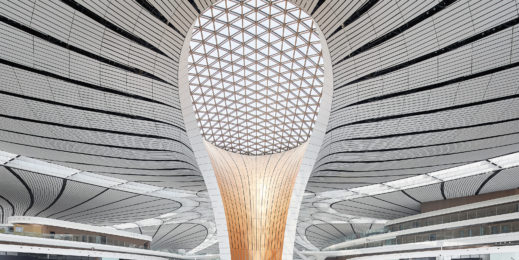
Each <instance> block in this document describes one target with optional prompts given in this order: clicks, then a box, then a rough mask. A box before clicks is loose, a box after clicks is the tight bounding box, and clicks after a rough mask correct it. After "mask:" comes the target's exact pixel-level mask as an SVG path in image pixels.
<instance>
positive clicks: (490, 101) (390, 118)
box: [329, 94, 519, 131]
mask: <svg viewBox="0 0 519 260" xmlns="http://www.w3.org/2000/svg"><path fill="white" fill-rule="evenodd" d="M516 98H519V94H515V95H509V96H504V97H498V98H492V99H486V100H482V101H477V102H471V103H465V104H460V105H454V106H449V107H442V108H437V109H431V110H425V111H418V112H411V113H405V114H398V115H390V116H382V117H375V118H369V119H364V120H359V121H355V122H351V123H346V124H342V125H338V126H336V127H333V128H332V129H330V130H329V131H333V130H335V129H337V128H341V127H345V126H352V125H359V124H369V123H376V122H381V121H386V120H393V119H400V118H405V117H412V116H419V115H428V114H435V113H441V112H445V111H451V110H456V109H462V108H467V107H474V106H480V105H485V104H490V103H495V102H500V101H505V100H509V99H516Z"/></svg>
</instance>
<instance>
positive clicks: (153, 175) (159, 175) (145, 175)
mask: <svg viewBox="0 0 519 260" xmlns="http://www.w3.org/2000/svg"><path fill="white" fill-rule="evenodd" d="M95 173H106V174H113V175H125V176H136V177H164V178H178V177H182V178H184V177H199V178H201V177H202V176H201V175H195V174H175V175H173V174H167V175H165V174H135V173H122V172H113V173H112V172H102V171H96V172H95ZM168 181H170V180H160V181H156V180H139V181H135V182H168Z"/></svg>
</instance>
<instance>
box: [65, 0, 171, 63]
mask: <svg viewBox="0 0 519 260" xmlns="http://www.w3.org/2000/svg"><path fill="white" fill-rule="evenodd" d="M61 1H62V2H63V3H65V4H66V5H68V6H70V7H72V8H73V9H74V10H76V11H78V12H80V13H82V14H84V15H86V16H88V17H90V18H91V19H92V20H94V21H96V22H98V23H100V24H101V25H103V26H105V27H106V28H108V29H110V30H112V31H114V32H115V33H118V34H120V35H122V36H123V37H125V38H126V39H129V40H131V41H133V42H135V43H137V44H139V45H141V46H143V47H145V48H147V49H150V50H152V51H154V52H156V53H158V54H160V55H162V56H165V57H167V58H169V57H168V55H167V54H165V53H164V52H162V51H161V50H160V49H159V48H157V47H155V46H153V45H152V44H151V43H149V42H147V41H145V40H143V39H142V38H140V37H138V36H136V35H134V34H131V33H130V32H128V31H126V30H124V29H123V28H121V27H119V26H117V25H115V24H113V23H112V22H110V21H108V20H106V19H104V18H103V17H101V16H99V15H98V14H96V13H94V12H92V11H90V10H89V9H88V8H86V7H84V6H82V5H81V4H79V3H78V2H76V1H74V0H61Z"/></svg>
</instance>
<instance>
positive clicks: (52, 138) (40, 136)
mask: <svg viewBox="0 0 519 260" xmlns="http://www.w3.org/2000/svg"><path fill="white" fill-rule="evenodd" d="M0 131H4V132H8V133H13V134H19V135H26V136H30V137H37V138H45V139H50V140H56V141H63V142H70V143H78V144H86V145H94V146H101V147H108V148H116V149H128V150H136V151H146V152H172V153H178V154H182V155H185V156H187V155H186V154H184V153H181V152H177V151H173V150H166V149H152V148H140V147H128V146H121V145H110V144H99V143H89V142H82V141H78V140H70V139H63V138H55V137H48V136H42V135H33V134H27V133H22V132H16V131H12V130H7V129H0Z"/></svg>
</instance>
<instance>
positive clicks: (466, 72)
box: [0, 0, 519, 257]
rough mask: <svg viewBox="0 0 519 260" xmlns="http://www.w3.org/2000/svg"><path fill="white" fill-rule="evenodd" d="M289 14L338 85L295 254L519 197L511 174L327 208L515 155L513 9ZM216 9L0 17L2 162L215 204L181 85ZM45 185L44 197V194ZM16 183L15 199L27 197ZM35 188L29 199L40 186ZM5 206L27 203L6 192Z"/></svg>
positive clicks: (355, 5) (39, 203) (361, 5)
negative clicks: (190, 134) (184, 59)
mask: <svg viewBox="0 0 519 260" xmlns="http://www.w3.org/2000/svg"><path fill="white" fill-rule="evenodd" d="M292 3H293V4H294V5H296V6H299V7H300V8H302V9H303V11H305V12H306V13H308V14H309V15H311V16H312V18H313V19H314V20H315V22H316V23H317V24H318V25H319V28H320V29H321V31H322V32H323V34H324V35H325V37H326V42H327V44H328V49H329V51H330V55H331V59H332V64H333V80H334V93H333V104H332V111H331V116H330V119H329V124H328V130H327V132H326V135H325V140H324V143H323V145H322V147H321V149H320V151H319V159H318V161H317V162H316V164H315V167H314V170H313V173H312V176H311V178H310V180H309V182H308V186H307V194H308V196H305V200H304V201H303V204H302V207H301V212H300V220H299V225H298V232H297V234H298V238H299V240H297V241H298V242H297V246H296V248H299V249H303V248H307V249H312V248H313V247H319V248H321V247H325V246H327V245H329V244H330V243H334V241H336V238H337V236H339V235H338V234H340V232H338V231H336V230H335V228H336V229H338V230H340V231H341V232H342V233H345V234H348V232H349V230H346V229H347V227H348V225H347V223H351V226H353V229H352V230H357V229H356V228H355V226H356V225H357V223H362V225H364V224H365V223H366V222H369V221H372V223H375V221H377V220H380V219H390V218H397V217H400V216H405V215H411V214H416V211H417V210H418V204H419V203H422V202H425V201H432V200H442V199H446V198H454V197H460V196H468V195H474V194H476V193H478V192H479V193H486V192H491V191H499V190H505V189H511V188H517V187H518V186H519V178H517V173H516V168H510V169H500V170H496V171H493V172H492V173H483V174H481V175H475V176H471V177H466V178H461V179H459V180H452V181H445V182H442V183H439V184H432V185H427V186H423V187H415V188H413V189H408V190H404V191H405V193H404V192H402V191H395V192H391V193H385V194H380V195H374V196H368V197H363V198H357V199H354V200H346V199H344V198H342V199H341V197H340V196H339V197H335V198H336V201H334V202H333V203H335V204H334V205H333V206H332V205H331V204H332V203H331V202H330V201H325V200H323V199H322V198H323V197H322V193H325V192H331V191H339V192H341V191H343V190H346V189H352V188H355V187H363V186H366V185H372V184H378V183H384V182H390V181H393V180H398V179H402V178H407V177H412V176H416V175H421V174H427V173H431V172H435V171H439V170H443V169H447V168H452V167H455V166H461V165H465V164H468V163H472V162H476V161H484V160H487V159H489V158H493V157H497V156H501V155H504V154H509V153H513V152H517V151H518V150H519V144H518V143H517V141H516V140H517V139H518V136H519V123H518V122H519V102H518V97H519V96H518V95H519V92H518V86H517V84H516V82H518V81H519V70H518V66H519V55H518V53H519V41H518V37H517V35H516V33H514V32H516V31H517V29H516V27H517V24H519V17H518V11H519V10H518V9H517V2H516V1H513V0H503V1H476V0H474V1H461V0H458V1H455V0H445V1H433V0H430V1H378V0H364V1H339V0H308V1H307V0H300V1H293V2H292ZM211 4H212V1H206V0H190V1H176V2H175V1H173V2H170V1H159V0H136V1H125V2H124V4H122V3H120V2H111V1H109V2H98V1H77V2H76V1H72V0H64V1H61V2H51V1H34V2H33V1H28V0H27V1H12V2H5V3H3V4H2V5H0V31H1V33H0V72H1V73H0V150H4V151H8V152H12V153H16V154H21V155H24V156H29V157H34V158H39V159H43V160H46V161H50V162H54V163H56V164H61V165H66V166H70V167H72V168H76V169H80V170H84V171H90V172H94V173H98V174H103V175H106V176H112V177H117V178H121V179H126V180H130V181H136V182H142V183H147V184H153V185H157V186H163V187H171V188H177V189H183V190H189V191H196V192H199V194H204V192H205V190H206V187H205V184H204V182H203V179H202V177H201V173H200V170H199V168H198V166H197V164H196V161H195V156H194V153H193V152H192V149H191V146H190V144H189V141H188V138H187V135H186V132H185V130H184V123H183V118H182V113H181V111H180V102H179V97H178V86H177V82H178V79H177V75H178V67H179V57H180V52H181V49H182V45H183V43H184V40H185V35H187V32H188V30H189V28H190V27H191V25H192V24H194V22H195V21H196V19H197V17H198V15H199V14H200V13H202V12H204V11H205V10H208V8H209V7H210V6H211ZM6 171H7V170H6V169H4V171H3V174H6V176H10V175H9V174H11V175H12V173H10V172H6ZM24 174H25V173H19V175H20V176H21V175H24ZM28 175H30V174H28ZM9 178H12V177H9ZM36 178H37V180H38V181H35V182H34V183H40V182H39V181H40V180H41V183H43V180H44V179H47V178H43V177H42V178H40V177H36ZM16 180H17V179H16V178H15V179H13V180H12V181H13V184H12V185H13V186H9V187H19V188H20V189H23V188H24V187H25V186H23V185H22V186H20V183H17V182H16ZM49 181H51V180H50V179H49ZM51 182H52V181H51ZM26 183H27V185H28V186H29V187H32V186H30V185H32V184H30V183H33V182H30V181H29V179H27V181H26ZM53 183H55V184H56V185H54V184H52V185H50V184H49V186H48V187H53V188H48V187H47V186H45V187H46V188H41V189H42V191H39V190H38V189H39V188H38V187H34V188H31V190H33V196H34V194H47V195H41V196H42V197H44V198H40V197H39V196H38V198H37V199H34V200H33V204H32V206H29V205H30V204H31V199H30V195H27V196H26V195H20V196H18V197H17V200H16V203H14V202H12V201H11V203H12V211H13V212H14V211H16V214H24V212H25V211H27V210H28V209H29V210H28V211H27V213H26V214H37V213H38V212H37V211H41V210H43V209H45V208H46V207H47V206H48V205H50V204H49V201H51V200H54V198H55V194H56V193H59V191H58V189H60V188H59V187H61V186H60V180H57V181H56V180H54V181H53ZM16 185H18V186H16ZM92 189H95V188H92ZM10 191H12V192H18V189H16V190H10V189H7V188H6V189H3V190H2V192H10ZM88 192H91V193H92V192H93V193H95V192H96V191H95V190H91V189H90V188H89V189H86V190H85V191H84V192H81V193H78V194H75V196H82V197H81V198H78V201H80V199H84V200H86V199H88V198H91V196H93V195H92V194H90V193H88ZM87 193H88V194H87ZM82 194H85V195H82ZM2 196H4V197H6V198H7V196H12V194H11V195H9V194H7V193H6V194H5V195H2ZM118 196H124V194H123V195H121V194H119V195H118ZM47 197H48V198H47ZM34 198H36V197H34ZM98 199H99V200H102V199H103V197H101V196H100V197H98ZM13 200H14V199H13ZM395 200H396V201H395ZM388 201H390V202H392V203H387V202H388ZM58 202H59V201H58ZM58 202H56V203H55V204H54V206H52V207H51V208H49V210H51V209H52V210H53V211H52V212H51V211H49V210H47V211H44V213H45V214H49V215H50V214H54V213H56V216H57V215H58V213H57V212H59V211H63V210H65V211H63V212H62V213H60V214H62V215H63V216H64V215H68V216H69V218H70V219H71V220H72V219H74V218H78V220H80V219H79V218H81V215H82V214H92V216H98V215H99V217H96V219H97V220H99V221H101V220H104V221H106V223H113V222H118V221H117V220H116V219H115V220H114V219H110V218H108V217H107V216H109V214H110V213H109V210H108V211H107V213H106V215H103V214H102V213H100V212H97V211H91V210H90V209H87V208H85V209H82V210H86V211H85V212H84V213H82V214H75V215H74V213H77V212H67V211H66V209H67V207H66V206H60V207H62V208H60V209H58V208H55V209H54V207H58V206H59V205H60V204H58ZM329 202H330V203H329ZM2 203H3V204H2V205H3V207H4V206H5V207H4V209H11V206H10V205H9V203H7V202H2ZM78 203H79V202H78ZM171 205H174V203H173V204H171ZM206 206H207V205H206ZM69 207H70V206H69ZM207 207H208V206H207ZM353 209H355V210H353ZM5 212H8V211H5ZM139 212H141V211H140V210H137V209H135V210H132V212H129V213H128V216H127V217H126V219H125V220H128V221H130V220H131V221H133V220H134V218H133V216H137V215H135V214H140V213H139ZM344 213H348V214H351V215H352V214H357V216H351V215H348V216H345V215H346V214H344ZM42 214H43V213H42ZM142 214H143V215H142V216H141V217H143V218H149V217H152V216H149V214H148V212H145V213H142ZM60 216H61V215H60ZM366 216H367V217H369V218H367V217H366ZM332 220H333V223H332ZM340 220H342V221H343V223H338V222H339V221H340ZM350 220H351V221H350ZM354 220H356V221H354ZM185 222H186V223H187V222H189V221H185ZM103 223H104V222H103ZM321 224H322V225H321ZM334 225H337V226H336V227H335V228H334V227H331V226H334ZM350 228H351V227H350ZM307 229H308V232H306V230H307ZM323 230H324V231H323ZM328 233H330V234H328ZM310 234H311V235H310ZM193 236H194V235H193ZM307 236H308V237H307ZM164 239H165V240H163V241H168V240H167V238H166V237H165V238H164ZM337 239H338V238H337ZM194 241H196V238H194ZM166 244H168V243H166V242H165V243H164V245H166ZM193 245H194V244H193ZM172 247H173V246H172ZM214 247H215V246H214V245H212V246H211V247H209V248H207V249H208V250H209V249H211V248H212V249H214ZM209 251H210V250H209ZM202 252H203V251H202ZM296 257H297V256H296Z"/></svg>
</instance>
